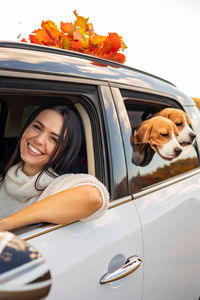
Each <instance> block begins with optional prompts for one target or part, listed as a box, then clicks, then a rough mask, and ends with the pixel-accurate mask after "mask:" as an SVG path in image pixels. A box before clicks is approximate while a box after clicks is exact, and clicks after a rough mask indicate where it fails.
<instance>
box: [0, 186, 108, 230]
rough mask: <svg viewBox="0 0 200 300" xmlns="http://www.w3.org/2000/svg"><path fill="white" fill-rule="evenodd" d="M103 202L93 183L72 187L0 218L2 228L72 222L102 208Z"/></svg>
mask: <svg viewBox="0 0 200 300" xmlns="http://www.w3.org/2000/svg"><path fill="white" fill-rule="evenodd" d="M102 203H103V200H102V197H101V194H100V192H99V190H98V189H97V188H96V187H94V186H91V185H82V186H78V187H75V188H71V189H68V190H65V191H62V192H59V193H56V194H54V195H52V196H50V197H47V198H45V199H43V200H41V201H39V202H36V203H34V204H32V205H30V206H28V207H26V208H24V209H22V210H20V211H18V212H17V213H15V214H13V215H11V216H9V217H6V218H4V219H2V220H0V230H12V229H15V228H18V227H21V226H25V225H29V224H34V223H41V222H47V223H54V224H61V223H72V222H74V221H77V220H80V219H82V218H86V217H88V216H90V215H91V214H93V213H94V212H95V211H97V210H98V209H99V208H101V206H102Z"/></svg>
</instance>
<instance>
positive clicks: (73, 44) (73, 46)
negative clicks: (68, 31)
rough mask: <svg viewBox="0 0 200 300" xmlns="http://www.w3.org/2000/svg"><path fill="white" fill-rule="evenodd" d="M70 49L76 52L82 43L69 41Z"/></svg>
mask: <svg viewBox="0 0 200 300" xmlns="http://www.w3.org/2000/svg"><path fill="white" fill-rule="evenodd" d="M70 47H72V48H73V49H76V50H77V49H79V48H81V47H82V42H81V41H71V42H70Z"/></svg>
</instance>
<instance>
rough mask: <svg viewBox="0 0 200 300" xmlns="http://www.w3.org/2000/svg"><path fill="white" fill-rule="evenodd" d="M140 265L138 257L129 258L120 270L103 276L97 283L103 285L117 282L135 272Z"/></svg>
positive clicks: (140, 261)
mask: <svg viewBox="0 0 200 300" xmlns="http://www.w3.org/2000/svg"><path fill="white" fill-rule="evenodd" d="M141 263H142V260H141V259H140V258H139V257H138V256H136V255H135V256H130V257H129V258H128V259H127V261H126V262H125V264H124V265H123V266H122V267H121V268H119V269H117V270H115V271H114V272H112V273H106V274H104V275H103V276H102V277H101V279H100V281H99V282H100V283H101V284H105V283H109V282H112V281H116V280H119V279H121V278H123V277H125V276H127V275H129V274H131V273H133V272H134V271H135V270H137V269H138V268H139V267H140V265H141Z"/></svg>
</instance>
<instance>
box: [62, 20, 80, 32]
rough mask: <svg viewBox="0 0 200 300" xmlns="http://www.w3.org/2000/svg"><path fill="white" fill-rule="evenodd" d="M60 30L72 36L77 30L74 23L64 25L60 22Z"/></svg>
mask: <svg viewBox="0 0 200 300" xmlns="http://www.w3.org/2000/svg"><path fill="white" fill-rule="evenodd" d="M60 29H61V30H62V31H63V32H65V33H68V34H69V35H72V34H73V32H74V31H75V30H76V26H75V25H74V24H72V23H67V22H66V23H64V22H62V21H61V22H60Z"/></svg>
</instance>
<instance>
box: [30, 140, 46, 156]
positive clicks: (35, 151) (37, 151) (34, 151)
mask: <svg viewBox="0 0 200 300" xmlns="http://www.w3.org/2000/svg"><path fill="white" fill-rule="evenodd" d="M27 146H28V151H29V153H30V154H31V155H34V156H38V155H43V153H42V152H41V151H40V150H38V149H37V148H36V147H34V146H33V145H31V144H30V143H29V142H28V145H27Z"/></svg>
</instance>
